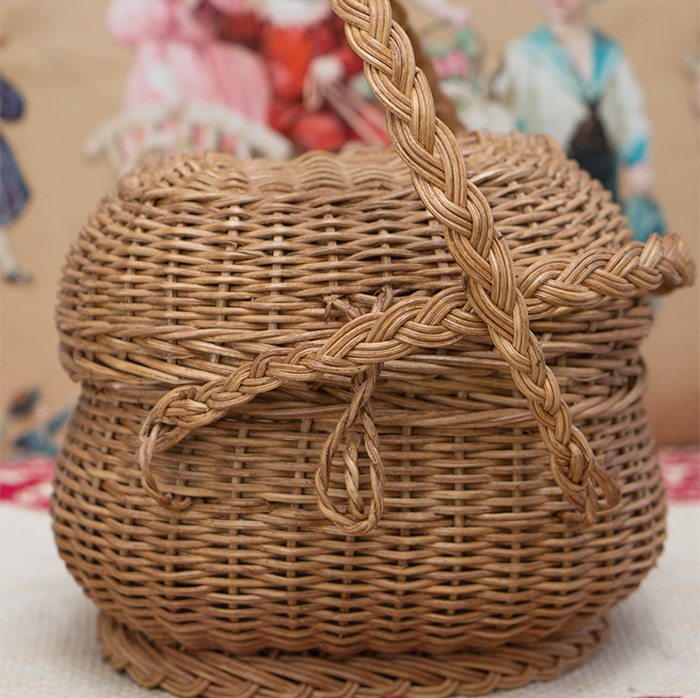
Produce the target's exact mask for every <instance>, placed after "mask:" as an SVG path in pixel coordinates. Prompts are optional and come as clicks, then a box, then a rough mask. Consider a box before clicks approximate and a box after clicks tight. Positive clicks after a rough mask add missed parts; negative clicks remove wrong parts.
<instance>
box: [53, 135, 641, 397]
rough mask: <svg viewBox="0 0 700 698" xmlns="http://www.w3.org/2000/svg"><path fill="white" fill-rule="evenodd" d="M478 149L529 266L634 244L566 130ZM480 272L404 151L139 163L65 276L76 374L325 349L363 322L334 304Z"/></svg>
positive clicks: (179, 378) (366, 302)
mask: <svg viewBox="0 0 700 698" xmlns="http://www.w3.org/2000/svg"><path fill="white" fill-rule="evenodd" d="M462 145H463V149H464V154H465V160H466V164H467V169H468V171H469V174H470V179H471V180H472V181H473V182H475V183H476V184H478V186H479V188H480V189H481V191H482V192H483V193H484V195H485V196H486V198H487V200H488V202H489V204H490V206H491V208H492V210H493V215H494V219H495V222H496V227H497V230H498V231H499V232H500V233H501V234H502V235H503V236H504V237H505V239H506V240H507V243H508V247H509V248H510V250H511V253H512V255H513V259H514V262H515V265H516V268H517V269H518V271H519V272H520V277H521V278H523V279H524V278H526V277H527V274H526V273H525V272H526V270H527V269H528V268H529V267H532V266H533V265H535V266H536V268H537V269H539V274H538V275H539V276H540V277H541V275H542V271H543V265H542V262H543V261H546V265H545V266H546V267H547V268H548V269H549V270H550V271H551V270H552V269H554V270H555V277H556V276H558V275H559V274H558V273H557V272H559V271H560V270H561V269H562V268H564V267H565V266H566V263H568V262H570V261H571V260H572V259H574V258H576V257H577V256H579V255H580V254H581V252H584V251H593V250H608V251H610V250H618V249H620V248H621V247H622V246H623V245H624V244H625V243H627V242H628V240H629V239H630V237H631V233H630V231H629V230H628V229H627V228H626V226H625V219H624V218H623V217H622V216H621V215H620V211H619V208H618V207H617V206H616V205H615V204H614V203H613V202H612V200H611V196H610V194H609V193H608V192H607V191H605V190H604V189H603V188H602V186H601V185H600V184H599V183H598V182H596V181H595V180H591V179H590V177H589V176H588V175H587V174H585V173H584V172H582V171H581V170H579V168H578V167H577V166H576V165H575V164H574V163H572V162H570V161H567V160H566V159H565V158H564V156H563V154H562V152H561V150H560V149H559V148H558V146H557V145H556V144H554V143H553V141H551V140H550V139H548V138H544V137H538V136H525V135H520V134H510V135H488V136H487V135H483V134H473V135H470V136H468V137H467V138H465V139H464V140H463V141H462ZM531 276H532V277H533V278H534V277H535V276H537V275H531ZM538 283H540V284H541V278H540V279H539V280H538ZM463 284H464V282H463V272H462V269H461V268H460V267H459V266H458V265H457V263H456V262H455V261H454V259H453V257H452V256H451V254H450V252H449V250H448V249H447V247H446V245H445V242H444V239H443V237H442V234H441V226H440V225H439V224H438V223H437V221H436V220H435V219H434V218H433V216H432V215H431V214H430V213H428V212H427V211H426V209H425V207H424V205H423V204H422V202H421V201H420V199H419V198H418V196H417V194H416V193H415V190H414V188H413V184H412V181H411V175H410V172H409V170H408V168H407V167H406V166H405V165H404V164H403V163H402V162H401V161H400V160H399V158H398V157H397V156H396V155H395V154H394V153H393V152H392V151H391V150H388V149H386V150H381V149H370V148H358V149H356V150H351V151H348V152H345V153H342V154H339V155H332V154H328V153H323V152H313V153H309V154H306V155H304V156H302V157H300V158H298V159H296V160H294V161H292V162H273V161H268V160H250V161H240V160H237V159H235V158H233V157H231V156H227V155H222V154H214V153H207V154H189V155H183V156H179V157H175V158H170V159H166V160H163V161H161V162H159V163H157V164H156V165H155V166H150V167H142V168H140V169H138V170H136V171H135V172H133V173H130V174H128V175H126V176H124V177H123V178H122V179H121V181H120V182H119V184H118V186H117V187H116V188H115V189H114V190H113V191H111V192H110V193H109V194H108V195H107V196H106V197H105V198H104V199H103V200H102V202H101V204H100V206H99V208H98V210H97V212H96V213H95V214H94V215H93V216H91V218H90V219H89V221H88V223H87V224H86V225H85V226H84V227H83V229H82V230H81V232H80V236H79V238H78V240H77V241H76V242H75V243H74V244H73V246H72V247H71V249H70V252H69V254H68V257H67V261H66V265H65V267H64V271H63V278H62V282H61V287H60V294H59V304H58V309H57V323H58V329H59V332H60V337H61V358H62V362H63V364H64V366H65V367H66V369H67V370H68V371H69V373H70V374H71V375H72V376H73V377H74V378H75V379H76V380H90V381H96V382H119V383H131V384H137V385H142V386H143V385H150V386H161V387H172V386H174V385H178V384H183V383H189V382H192V381H207V380H211V379H213V378H216V377H217V376H221V375H224V374H226V373H228V372H230V371H231V370H232V368H235V367H237V366H238V365H240V363H241V362H244V361H249V360H250V359H251V358H252V357H255V356H256V355H258V354H259V353H261V352H263V351H266V350H269V349H271V348H280V347H294V346H299V345H301V344H303V343H308V342H315V343H320V344H322V343H323V342H324V341H325V340H326V339H328V337H329V336H330V335H332V333H333V332H334V331H335V330H336V329H337V328H338V327H339V326H341V325H343V324H344V323H346V322H347V320H348V314H347V312H344V311H342V310H340V309H338V307H337V304H335V303H334V301H343V300H344V301H346V302H347V303H348V304H349V305H350V306H351V307H352V308H354V309H355V310H354V312H355V313H357V314H362V313H365V312H369V310H370V309H371V307H372V304H373V303H374V302H375V300H376V297H377V295H378V294H379V293H380V292H381V290H382V289H383V288H385V287H391V289H392V292H393V297H394V298H395V299H399V298H407V297H410V296H413V295H418V296H421V297H426V296H434V295H437V294H439V293H441V292H445V291H448V290H449V289H454V288H461V287H463ZM549 286H550V287H552V288H550V289H549V291H550V293H551V292H552V290H553V283H552V282H550V283H549ZM546 290H547V289H545V291H546ZM531 291H532V289H531ZM539 291H540V293H539V296H540V297H541V296H542V295H543V292H542V287H541V285H540V288H539ZM530 301H532V302H533V303H536V302H537V301H538V293H537V291H534V292H531V293H530V294H529V297H528V302H530ZM548 307H549V308H550V309H551V308H552V307H553V306H552V305H551V304H548ZM351 312H352V311H351ZM481 334H482V335H485V334H486V332H485V330H482V332H481Z"/></svg>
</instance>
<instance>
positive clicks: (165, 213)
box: [53, 0, 693, 696]
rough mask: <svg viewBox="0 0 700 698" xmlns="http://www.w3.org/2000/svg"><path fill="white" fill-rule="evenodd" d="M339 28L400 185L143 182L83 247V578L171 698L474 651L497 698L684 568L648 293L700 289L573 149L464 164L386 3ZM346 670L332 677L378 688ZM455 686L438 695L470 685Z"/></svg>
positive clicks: (371, 167)
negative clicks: (505, 658) (665, 552)
mask: <svg viewBox="0 0 700 698" xmlns="http://www.w3.org/2000/svg"><path fill="white" fill-rule="evenodd" d="M334 5H335V9H336V11H338V12H339V13H340V14H341V15H342V16H343V17H344V18H345V20H346V22H347V23H348V26H349V27H350V30H349V37H350V40H351V43H352V44H353V45H354V47H355V48H356V50H358V52H359V53H360V54H361V55H362V56H363V58H365V60H366V62H367V63H368V65H370V66H371V67H370V69H369V70H368V80H369V82H370V85H372V87H373V89H374V90H375V92H376V93H377V95H378V96H379V98H380V99H381V100H382V102H383V103H384V104H385V105H386V107H387V111H388V113H389V127H390V133H391V135H392V139H393V141H394V144H395V146H396V152H397V153H398V154H399V155H400V157H397V155H396V154H394V153H393V152H389V151H381V150H372V149H359V150H355V151H350V152H347V153H344V154H342V155H337V156H335V155H329V154H325V153H310V154H308V155H305V156H303V157H301V158H299V159H298V160H296V161H294V162H292V163H276V162H269V161H250V162H239V161H236V160H235V159H233V158H231V157H229V156H225V155H216V154H211V153H209V154H204V155H186V156H181V157H177V158H173V159H169V160H166V161H163V162H162V163H160V164H158V165H156V166H152V167H149V168H146V169H141V170H137V171H136V172H134V173H132V174H130V175H127V176H125V177H124V178H123V179H122V180H121V182H120V183H119V185H118V187H117V188H116V189H115V190H114V191H113V192H111V193H110V194H109V195H108V196H107V197H105V199H104V200H103V201H102V203H101V205H100V207H99V209H98V211H97V212H96V214H95V215H94V216H92V218H91V219H90V221H89V222H88V224H87V225H86V226H85V227H84V229H83V230H82V232H81V235H80V237H79V239H78V241H77V242H76V243H75V244H74V245H73V247H72V248H71V251H70V253H69V255H68V260H67V264H66V267H65V270H64V274H63V280H62V284H61V291H60V299H59V307H58V312H57V317H58V327H59V332H60V337H61V358H62V361H63V364H64V366H65V367H66V369H67V370H68V372H69V373H70V375H71V376H72V377H73V378H74V379H75V380H77V381H80V382H82V384H83V389H82V394H81V398H80V403H79V405H78V407H77V409H76V411H75V414H74V416H73V419H72V422H71V424H70V427H69V429H68V434H67V437H66V440H65V443H64V446H63V449H62V452H61V455H60V457H59V461H58V464H57V469H56V479H55V496H54V500H53V516H54V529H55V534H56V539H57V542H58V546H59V549H60V552H61V555H62V557H63V558H64V560H65V561H66V563H67V565H68V567H69V569H70V570H71V572H72V573H73V574H74V576H75V577H76V579H77V580H78V581H79V583H80V584H81V585H82V586H83V588H84V589H85V591H86V593H87V594H88V595H89V596H90V597H91V598H92V599H93V600H94V601H95V602H96V603H97V604H98V606H99V607H100V608H101V609H102V610H103V611H104V613H105V614H106V615H107V616H108V617H109V620H108V621H107V620H106V621H105V623H106V624H107V625H106V626H105V625H103V638H104V639H105V641H106V642H107V643H108V645H109V647H112V650H113V651H112V650H110V652H111V653H112V654H113V656H118V657H119V662H120V663H123V662H126V663H127V664H129V663H130V664H131V665H132V668H133V666H142V665H138V663H137V664H134V660H133V656H135V653H138V652H141V650H142V649H144V648H145V645H143V644H142V643H150V646H151V647H152V650H149V651H148V652H149V654H148V656H149V657H151V659H152V663H151V667H152V671H153V674H152V675H153V676H154V677H157V676H160V675H161V674H159V673H158V672H161V673H162V672H163V671H166V672H173V673H172V675H173V676H175V674H176V673H177V669H178V667H179V666H180V664H179V662H180V659H182V661H183V662H185V661H187V662H189V661H192V662H195V664H197V666H198V668H197V669H196V671H193V672H191V674H192V677H194V676H196V675H199V676H200V678H201V677H202V676H205V675H206V676H216V678H214V679H211V682H212V686H213V687H211V686H210V688H208V689H207V690H210V693H208V694H207V695H228V694H229V693H227V691H229V692H230V691H232V690H233V688H232V686H235V687H236V690H238V684H234V683H233V680H232V679H231V677H230V672H229V673H228V674H227V673H225V672H224V673H223V674H220V673H217V672H218V669H217V667H219V666H220V665H221V663H224V664H226V666H233V665H234V664H235V667H236V669H235V671H236V672H238V675H237V676H236V680H237V681H239V683H240V681H250V687H249V688H247V689H246V690H247V691H248V693H245V695H250V696H254V695H267V694H265V692H264V691H268V693H269V691H270V690H272V689H271V688H270V686H274V681H273V682H272V684H269V685H265V686H263V685H262V684H260V682H259V680H258V678H259V675H260V669H259V662H257V660H255V661H254V660H253V658H252V657H251V655H253V654H254V653H257V652H269V653H268V654H265V658H264V659H261V660H260V661H262V662H264V663H266V666H269V671H270V672H271V675H274V672H275V671H286V669H283V665H284V664H285V662H289V663H292V662H291V660H290V659H285V658H284V657H283V656H282V655H278V654H275V652H284V653H289V654H292V655H293V654H298V653H303V652H312V653H318V652H323V653H326V654H327V655H329V656H330V657H341V656H344V657H352V656H355V655H362V654H363V653H366V652H376V653H377V654H378V655H381V657H382V658H379V659H377V660H376V661H377V665H376V666H377V667H379V666H380V665H381V664H382V662H384V663H385V664H386V670H387V672H388V675H389V676H392V675H395V674H392V671H393V672H396V668H394V669H391V666H394V667H396V666H398V665H397V664H392V660H387V659H385V658H386V657H387V656H398V655H405V654H407V653H411V652H427V653H429V654H431V655H434V656H435V657H440V656H443V655H445V656H447V655H450V656H453V655H455V654H456V653H460V654H461V655H463V656H464V657H470V658H471V659H469V661H468V662H467V663H466V664H464V665H463V666H464V667H467V668H468V669H469V670H470V671H471V670H474V671H477V673H478V671H486V672H487V673H488V672H491V673H489V677H491V678H489V680H491V679H492V677H493V676H497V675H498V676H500V675H506V674H508V675H511V673H512V671H514V670H512V669H511V668H505V669H504V668H503V665H502V655H501V654H499V652H501V650H500V649H499V648H503V651H506V650H505V646H512V645H518V646H519V647H521V648H523V649H522V650H518V652H520V651H525V648H526V647H529V650H528V651H530V654H529V655H527V656H526V657H525V658H524V659H523V660H522V667H521V668H522V671H515V674H516V675H517V676H518V677H519V678H518V681H520V682H522V681H524V680H527V679H528V678H534V677H535V673H532V672H531V671H530V669H529V668H527V667H529V666H530V665H531V664H533V661H531V660H532V656H533V653H535V654H536V653H538V652H539V653H541V652H545V653H548V652H549V653H550V654H551V656H550V657H544V658H543V661H545V662H550V660H551V661H553V662H554V664H553V666H556V667H557V670H563V669H564V668H566V666H568V665H567V663H566V662H558V661H556V660H554V659H553V657H555V656H558V655H557V651H556V650H554V649H552V648H551V645H548V644H547V642H548V639H551V638H556V637H560V636H562V634H569V633H577V632H578V629H581V628H587V627H589V626H590V624H591V623H593V622H596V619H600V618H602V617H603V616H604V614H605V613H606V612H607V610H608V609H610V608H612V607H613V606H614V605H616V604H617V603H619V602H620V601H621V600H622V599H624V598H625V597H626V596H627V595H628V594H629V593H631V592H632V591H633V590H634V589H635V588H636V587H637V585H638V584H639V583H640V581H641V580H642V579H643V577H644V576H645V574H646V573H647V572H648V570H649V569H650V568H651V567H652V566H653V564H654V561H655V560H656V558H657V556H658V554H659V552H660V550H661V546H662V542H663V537H664V506H665V505H664V494H663V486H662V481H661V474H660V471H659V468H658V464H657V462H656V457H655V454H654V448H653V443H652V439H651V435H650V431H649V426H648V422H647V418H646V414H645V412H644V408H643V405H642V397H643V394H644V387H645V379H644V369H643V364H642V361H641V358H640V353H639V345H640V342H641V341H642V339H643V338H644V337H645V336H646V335H647V334H648V332H649V329H650V326H651V321H652V311H651V301H650V298H649V292H650V291H666V290H670V289H671V288H673V287H674V286H678V285H682V284H687V283H689V282H690V281H691V280H692V273H693V270H692V265H691V263H690V261H689V257H688V254H687V252H686V250H685V248H684V246H683V244H682V241H681V240H680V239H679V238H677V237H675V236H667V237H665V238H663V239H662V238H659V237H658V236H653V237H652V238H651V239H650V240H649V241H648V242H647V243H646V244H642V243H635V242H630V239H631V233H630V232H629V230H627V228H626V226H625V220H624V219H623V218H622V217H621V216H620V212H619V209H618V207H617V206H616V205H614V204H613V203H612V201H611V196H610V194H609V193H608V192H606V191H605V190H604V189H603V188H602V186H601V185H600V184H599V183H597V182H595V181H592V180H591V179H590V177H589V176H588V175H587V174H585V173H583V172H581V171H580V169H579V168H578V167H577V166H576V165H575V164H574V163H572V162H570V161H567V160H566V159H565V157H564V155H563V154H562V152H561V150H560V149H559V148H558V147H557V146H556V145H555V144H554V143H553V142H552V141H551V140H549V139H546V138H541V137H536V136H523V135H517V134H511V135H507V136H485V135H483V134H473V135H470V136H468V137H466V138H465V139H464V140H462V141H461V143H460V145H459V146H458V145H457V141H455V139H454V138H453V136H452V134H451V133H450V132H449V131H448V130H447V129H446V128H445V127H444V125H443V124H442V123H441V122H439V121H437V122H436V121H435V120H434V118H433V109H432V100H431V96H430V92H429V90H428V87H427V81H426V80H425V79H424V77H422V75H423V74H422V73H421V72H420V71H418V72H416V71H415V69H414V67H413V66H414V64H413V58H412V55H411V53H410V42H408V40H407V39H406V36H405V34H403V32H402V30H401V28H400V27H398V26H397V25H396V24H394V25H393V26H392V25H391V23H390V22H388V19H389V17H390V11H389V4H388V1H387V2H383V1H382V0H371V2H370V1H369V0H365V2H364V3H361V2H355V3H352V4H343V3H340V2H338V3H334ZM458 147H459V149H460V150H459V151H458V150H457V148H458ZM467 174H468V175H469V177H468V180H467ZM444 231H446V232H444ZM603 500H607V502H605V503H604V504H603V506H601V503H602V502H603ZM582 513H583V519H584V522H585V523H587V525H586V526H581V523H582ZM105 627H109V628H112V629H114V633H112V632H111V631H104V628H105ZM117 629H119V631H118V632H117ZM581 632H583V631H581ZM586 632H587V631H586ZM584 634H585V633H584ZM117 636H118V638H119V639H118V640H116V639H115V638H116V637H117ZM131 642H133V643H134V646H135V647H136V646H138V647H140V648H141V649H139V650H136V649H134V650H133V651H129V650H128V649H125V648H126V646H127V645H128V643H131ZM552 642H553V640H552ZM572 642H573V641H572ZM574 644H576V643H574ZM116 645H118V646H119V647H121V648H122V649H121V650H116V649H114V647H115V646H116ZM534 648H537V649H534ZM144 651H145V649H144ZM475 651H479V654H478V658H475V655H474V654H473V653H474V652H475ZM507 651H510V650H507ZM514 651H515V650H514ZM567 652H568V650H567ZM114 653H116V654H114ZM129 654H131V656H132V659H131V660H128V661H127V655H129ZM574 654H575V655H576V656H579V655H578V654H576V653H574ZM181 655H182V656H181ZM234 655H237V656H238V658H237V659H235V660H234V659H232V657H233V656H234ZM184 656H187V657H189V658H190V659H188V660H185V659H183V658H182V657H184ZM567 656H574V655H567ZM178 657H179V658H178ZM195 658H196V659H195ZM276 658H278V659H279V663H278V665H276V666H275V662H277V661H278V659H276ZM144 661H145V660H144ZM397 661H398V660H397ZM399 663H400V662H399ZM350 666H353V665H352V664H348V663H347V662H345V663H343V662H340V661H335V660H333V659H332V658H327V659H325V660H323V661H320V660H319V664H318V672H320V673H321V674H325V675H326V676H327V677H328V681H329V682H330V683H331V684H333V685H334V686H335V685H336V683H338V682H339V684H341V685H342V686H345V687H346V688H344V689H343V690H347V691H349V692H348V693H347V695H352V692H351V688H352V687H353V686H355V688H354V689H353V690H355V691H356V692H358V691H360V687H361V686H362V690H365V688H367V690H370V689H371V688H374V687H375V686H374V685H373V684H372V683H366V684H365V685H363V684H362V681H358V680H357V678H356V670H355V669H348V667H350ZM451 666H452V664H451V662H450V661H449V660H445V661H442V660H441V659H435V660H434V661H433V663H432V664H431V672H433V674H434V675H435V676H437V677H440V676H442V677H443V679H444V681H445V685H446V686H448V685H449V686H452V687H454V686H458V685H459V684H458V683H454V682H455V681H457V679H456V678H455V676H456V675H455V673H454V671H453V670H452V669H451V668H450V667H451ZM547 666H550V664H548V665H547ZM467 668H465V669H464V670H465V671H467ZM149 671H151V669H149ZM378 671H379V669H378ZM548 671H549V673H547V675H548V676H551V675H553V673H556V672H554V671H553V670H551V671H550V670H548ZM135 674H136V676H137V678H138V679H139V680H141V681H144V682H145V683H149V681H146V680H145V679H144V676H145V674H144V673H143V672H142V671H141V670H140V669H138V670H135ZM475 676H476V675H475ZM227 677H228V678H227ZM292 678H293V679H294V680H295V681H296V682H297V683H298V684H299V689H298V690H299V695H311V691H312V690H313V689H315V688H317V686H313V685H312V683H311V679H308V680H307V679H306V678H305V675H304V674H303V672H302V673H301V674H299V672H297V673H296V674H295V675H294V676H293V677H291V678H290V681H291V680H292ZM482 679H483V680H484V681H485V680H486V679H484V678H483V675H480V676H479V677H477V678H475V679H474V681H476V682H477V683H478V682H479V681H482ZM189 680H190V679H183V681H185V683H187V681H189ZM228 680H231V681H232V683H231V685H227V684H226V681H228ZM314 680H315V679H314ZM392 680H393V679H392ZM397 680H398V679H397ZM431 680H432V679H431ZM459 680H460V681H462V682H463V683H465V684H468V683H469V681H470V679H462V678H461V677H460V679H459ZM494 680H495V679H494ZM154 681H155V679H154ZM192 681H193V682H194V683H192V685H191V690H192V691H194V690H195V689H196V690H198V691H200V692H201V691H203V690H204V688H203V687H202V688H201V689H200V686H201V680H200V679H196V678H192ZM305 681H307V683H306V684H305V683H304V682H305ZM159 682H160V683H163V681H162V680H160V679H159ZM333 682H335V683H333ZM353 682H354V683H353ZM450 682H452V683H450ZM156 683H158V681H156ZM175 683H178V682H177V681H176V682H175ZM416 683H418V684H419V682H416ZM436 683H439V682H438V681H437V679H436ZM487 683H488V682H487ZM165 685H167V686H168V687H169V688H170V684H169V683H167V682H166V684H165ZM173 685H174V684H173ZM178 685H184V684H182V682H180V683H179V684H178ZM329 685H330V684H329ZM397 685H398V684H397ZM480 685H481V684H480ZM484 685H486V684H484ZM495 685H497V684H496V683H494V686H495ZM502 685H508V684H507V683H502ZM348 686H349V687H350V688H347V687H348ZM171 690H172V689H171ZM182 690H185V689H182ZM187 690H189V689H187ZM440 690H442V689H440ZM454 690H457V689H456V688H455V689H454ZM464 690H465V691H466V690H468V689H467V688H465V689H464ZM469 690H472V689H469ZM474 690H476V689H474ZM305 691H306V692H305ZM435 691H437V692H436V693H435V695H438V693H439V691H438V689H437V688H436V689H435ZM190 695H195V693H192V692H190ZM295 695H296V694H295ZM338 695H343V696H344V695H346V693H343V691H342V690H341V691H340V693H339V694H338ZM360 695H364V694H363V693H360ZM426 695H432V694H431V693H428V694H426ZM439 695H445V694H444V693H439Z"/></svg>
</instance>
